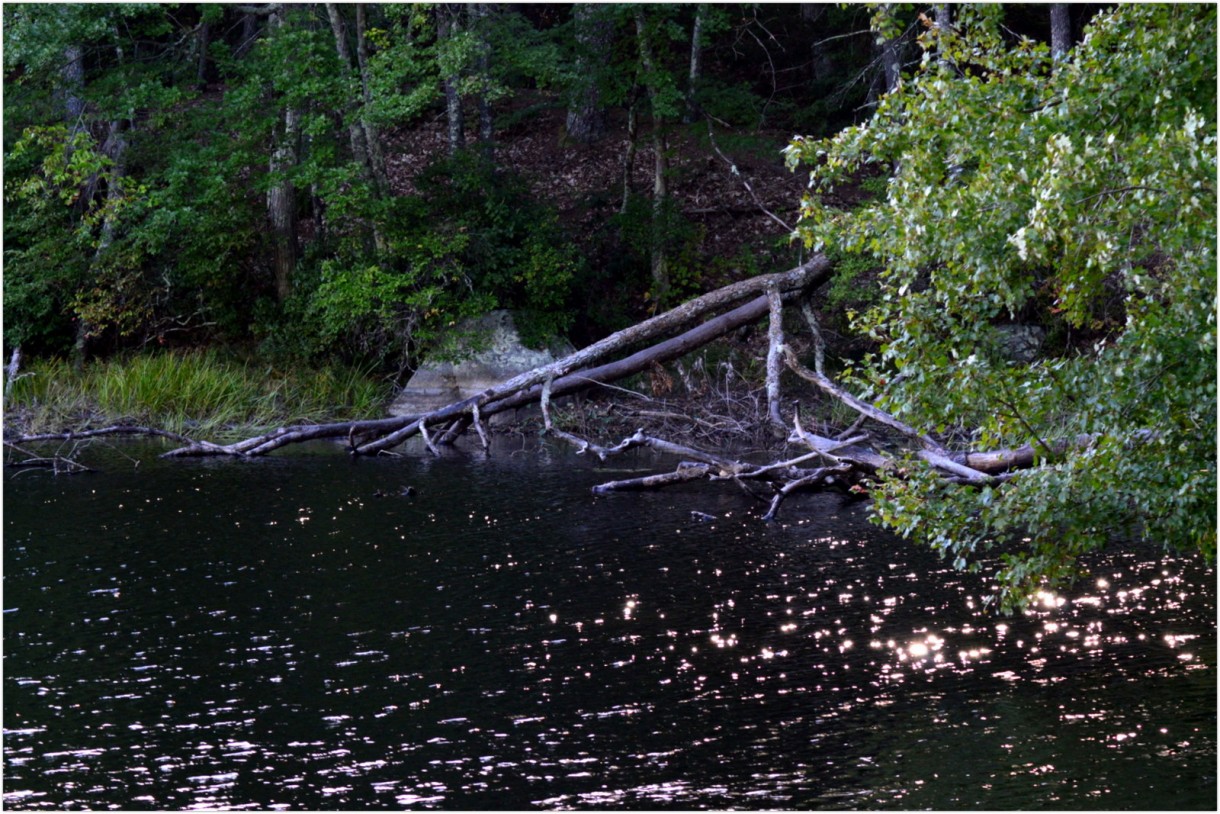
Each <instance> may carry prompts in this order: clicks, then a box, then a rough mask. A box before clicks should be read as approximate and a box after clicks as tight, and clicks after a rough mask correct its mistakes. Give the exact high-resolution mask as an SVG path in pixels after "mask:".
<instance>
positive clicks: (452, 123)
mask: <svg viewBox="0 0 1220 814" xmlns="http://www.w3.org/2000/svg"><path fill="white" fill-rule="evenodd" d="M460 14H461V7H460V6H457V5H456V4H454V3H441V4H440V5H438V6H437V8H436V37H437V40H438V41H440V43H441V44H442V45H443V44H444V43H445V42H446V41H449V40H452V39H453V38H454V37H455V36H456V35H457V34H458V32H460V31H461V20H460V18H459V16H458V15H460ZM461 80H462V77H461V72H460V69H458V68H456V67H454V68H451V69H450V70H449V71H447V72H446V74H445V75H444V76H443V77H442V78H441V84H442V86H443V87H444V90H445V112H446V115H447V117H448V121H449V155H456V154H457V152H458V151H459V150H461V149H462V148H463V147H465V146H466V129H465V126H464V123H463V121H462V92H461Z"/></svg>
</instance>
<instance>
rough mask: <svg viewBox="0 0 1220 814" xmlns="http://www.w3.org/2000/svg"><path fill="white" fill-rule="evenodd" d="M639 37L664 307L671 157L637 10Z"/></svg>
mask: <svg viewBox="0 0 1220 814" xmlns="http://www.w3.org/2000/svg"><path fill="white" fill-rule="evenodd" d="M635 30H636V37H637V39H638V40H639V48H640V64H641V66H642V67H643V69H644V87H645V89H646V90H647V92H648V101H649V107H650V108H651V110H652V153H653V184H652V247H651V249H652V252H651V267H652V291H651V294H652V301H653V304H654V306H656V307H660V306H661V305H662V304H663V303H664V302H665V298H666V297H667V296H668V295H669V262H668V257H667V256H666V251H665V199H666V197H667V196H668V194H669V187H668V176H669V153H668V145H667V144H666V138H665V127H664V122H663V120H662V117H661V115H660V113H659V112H658V103H659V101H660V98H659V97H660V93H659V91H658V89H657V80H656V62H655V60H654V59H653V55H652V42H651V40H650V38H649V36H648V28H647V26H646V24H645V21H644V13H643V12H642V11H640V10H639V9H638V7H637V10H636V13H635Z"/></svg>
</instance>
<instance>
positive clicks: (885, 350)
mask: <svg viewBox="0 0 1220 814" xmlns="http://www.w3.org/2000/svg"><path fill="white" fill-rule="evenodd" d="M1003 13H1004V12H1003V9H1002V8H1001V7H998V6H973V5H963V6H960V7H958V13H957V14H956V15H955V20H954V23H953V26H951V27H950V26H940V25H938V24H936V23H933V24H931V25H929V26H928V27H927V29H926V31H925V33H924V34H923V36H922V44H923V46H924V48H925V56H924V61H923V65H922V68H921V70H920V71H919V72H918V74H917V75H915V76H913V77H908V78H906V79H904V80H902V81H901V82H900V83H899V85H898V87H897V88H896V89H894V90H893V92H891V93H890V94H889V95H888V96H886V97H884V98H883V99H882V101H881V102H880V105H879V107H878V110H877V113H876V115H875V117H874V118H873V119H872V120H871V121H869V122H867V123H865V124H862V125H859V126H856V127H851V128H848V129H846V130H844V131H843V132H841V133H840V134H838V135H837V136H835V137H833V138H829V139H825V140H821V141H814V140H805V139H797V140H795V141H794V142H793V143H792V144H791V145H790V146H789V148H788V151H787V152H788V159H789V161H790V163H791V165H792V166H796V165H797V164H798V163H799V162H804V163H807V164H810V165H813V169H812V170H811V173H810V178H811V185H812V187H813V188H814V190H815V192H816V191H825V190H828V189H830V188H831V187H832V186H833V185H834V184H835V183H836V182H839V181H841V180H842V179H844V178H846V177H848V176H849V175H850V174H852V173H855V172H858V171H860V170H862V169H865V168H871V167H874V166H880V167H882V168H884V170H886V171H887V172H889V173H891V174H892V175H891V177H890V180H889V182H888V187H887V194H886V196H885V198H884V199H883V200H879V201H875V202H872V203H870V204H868V205H865V206H863V207H862V208H860V209H857V210H854V211H850V212H844V211H837V210H834V209H831V208H828V207H826V206H823V205H821V204H820V203H819V201H818V197H817V196H816V195H810V196H808V197H807V198H806V199H805V201H804V205H803V221H802V224H801V227H800V231H801V233H802V235H803V236H804V238H805V241H806V242H807V243H808V244H809V245H810V246H813V247H817V248H827V249H830V248H841V249H843V250H846V251H849V252H854V253H859V254H870V255H872V256H874V257H875V258H877V260H878V261H879V263H880V265H881V266H882V268H883V270H882V272H881V282H880V288H881V290H880V297H879V301H878V304H877V305H876V306H875V307H873V308H871V309H870V310H868V311H867V312H866V313H862V314H859V315H857V316H856V319H855V326H856V327H857V328H858V329H859V330H860V331H862V332H864V333H867V334H868V335H869V336H871V337H873V338H874V339H875V340H876V341H877V342H878V343H879V353H877V354H876V355H875V356H872V357H870V358H869V359H868V360H866V361H865V363H863V364H861V365H860V366H858V367H857V368H855V369H853V370H851V371H850V372H849V377H848V378H849V380H850V381H852V382H854V384H855V385H856V386H857V387H858V388H860V389H861V390H862V391H863V392H864V393H865V394H866V395H870V396H873V397H875V398H877V399H878V403H879V404H880V405H882V406H884V407H885V408H887V409H888V410H890V411H891V412H893V413H894V414H895V415H897V416H899V417H901V418H902V419H903V420H904V421H906V422H907V423H908V424H911V425H913V426H914V427H915V428H917V429H919V430H920V431H923V432H930V433H933V432H934V433H939V434H940V435H941V437H943V438H957V439H959V441H960V442H962V443H963V444H969V445H971V446H974V447H976V448H993V449H994V448H1016V447H1020V446H1023V445H1030V446H1032V447H1033V448H1034V449H1035V450H1036V451H1037V453H1038V455H1039V459H1040V460H1039V465H1037V466H1035V467H1034V468H1032V469H1029V470H1026V471H1023V472H1019V473H1016V474H1014V475H1012V476H1011V477H1009V478H1008V479H1006V480H1004V481H1003V482H1001V483H998V484H995V485H992V486H987V487H985V488H981V489H964V488H961V487H956V486H953V485H951V484H948V483H946V482H945V481H944V479H942V478H939V477H936V476H934V475H932V474H931V473H923V474H921V472H923V470H921V469H919V468H918V467H916V466H912V467H911V468H910V476H909V477H907V478H903V479H899V478H893V479H889V480H886V481H885V482H884V483H882V484H880V485H879V488H878V490H877V492H876V493H875V496H876V498H877V502H876V518H877V520H878V521H880V522H882V523H884V524H886V525H888V526H890V527H892V528H894V529H897V530H898V531H900V532H901V533H902V534H903V535H906V536H911V537H916V538H920V539H922V540H925V541H926V542H927V543H928V544H930V545H931V546H933V547H934V548H935V549H937V550H939V551H940V552H941V553H942V554H943V555H944V556H947V557H949V558H951V559H952V560H953V562H954V563H955V565H957V566H958V567H959V568H966V567H970V568H976V569H977V568H981V567H983V564H984V563H992V562H998V565H997V566H996V568H997V577H998V579H999V582H1000V584H1001V586H1002V596H1001V598H1002V600H1003V602H1004V603H1005V604H1006V605H1010V606H1011V605H1012V604H1013V603H1017V602H1020V601H1023V600H1025V599H1027V598H1028V597H1029V596H1030V595H1031V594H1032V592H1033V591H1035V590H1036V589H1038V588H1039V586H1042V585H1046V584H1049V585H1054V584H1057V583H1059V582H1061V581H1063V580H1066V579H1070V578H1071V577H1073V576H1074V575H1076V574H1077V573H1078V570H1079V564H1078V559H1079V558H1080V557H1081V555H1084V554H1086V553H1087V552H1090V551H1093V550H1096V549H1099V548H1101V547H1103V546H1105V545H1107V544H1108V543H1110V542H1112V541H1114V540H1115V539H1121V538H1123V537H1131V536H1138V537H1142V538H1145V539H1148V540H1152V541H1155V542H1158V543H1163V544H1164V545H1165V546H1167V547H1171V548H1176V549H1180V550H1194V551H1202V552H1203V553H1204V554H1205V555H1207V556H1209V557H1211V556H1214V553H1215V544H1216V448H1215V439H1216V367H1215V358H1216V254H1215V241H1216V188H1215V181H1216V73H1215V69H1216V50H1215V48H1216V9H1215V7H1214V6H1212V5H1202V4H1199V5H1144V4H1123V5H1120V6H1117V7H1115V8H1112V9H1110V10H1107V11H1105V12H1103V13H1100V14H1099V15H1098V16H1097V17H1096V18H1095V19H1094V20H1093V21H1092V23H1091V24H1090V25H1089V26H1088V28H1087V29H1086V30H1085V32H1084V38H1083V41H1082V42H1080V44H1079V45H1077V46H1076V47H1075V48H1074V49H1073V50H1072V51H1071V52H1069V53H1067V54H1066V55H1060V56H1059V59H1060V60H1062V62H1059V63H1056V62H1054V61H1053V60H1052V57H1051V53H1050V50H1049V49H1048V48H1047V47H1046V46H1045V45H1043V44H1039V43H1035V42H1032V41H1030V40H1028V39H1022V40H1021V41H1019V42H1016V43H1015V44H1010V43H1008V42H1006V41H1005V40H1004V38H1003V37H1002V31H1003V28H1002V26H1001V25H1000V23H1001V21H1002V15H1003ZM937 22H939V20H938V21H937ZM1052 69H1053V70H1052ZM1028 323H1036V324H1039V325H1040V326H1041V327H1042V328H1043V329H1044V330H1045V331H1046V336H1047V338H1048V341H1047V346H1046V347H1044V348H1043V353H1042V354H1041V358H1038V359H1036V360H1035V361H1032V362H1022V361H1016V360H1015V359H1014V358H1013V355H1012V354H1011V353H1009V352H1006V349H1005V334H1006V331H1010V330H1011V329H1010V328H1008V327H1007V326H1011V325H1014V324H1028ZM995 557H998V560H997V559H995Z"/></svg>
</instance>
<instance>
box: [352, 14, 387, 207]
mask: <svg viewBox="0 0 1220 814" xmlns="http://www.w3.org/2000/svg"><path fill="white" fill-rule="evenodd" d="M366 12H367V6H366V4H364V3H358V4H356V59H357V60H358V61H359V63H360V92H361V95H362V96H363V97H364V110H363V111H362V114H361V118H360V123H361V124H362V125H363V127H364V138H365V142H366V143H367V144H368V148H369V167H370V169H371V170H372V171H373V179H374V180H375V181H376V184H377V191H378V194H380V195H389V194H390V178H389V173H388V172H387V171H386V164H385V153H384V152H383V151H382V149H381V133H380V130H379V128H378V127H377V125H376V124H374V123H373V122H372V120H371V119H370V117H369V110H370V108H371V107H372V105H373V88H372V77H371V74H370V69H369V43H368V37H367V36H366V33H367V31H368V20H367V17H366Z"/></svg>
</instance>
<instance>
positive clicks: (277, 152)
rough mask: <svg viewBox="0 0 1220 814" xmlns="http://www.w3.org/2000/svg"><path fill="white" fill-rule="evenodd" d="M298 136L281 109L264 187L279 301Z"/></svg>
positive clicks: (288, 257)
mask: <svg viewBox="0 0 1220 814" xmlns="http://www.w3.org/2000/svg"><path fill="white" fill-rule="evenodd" d="M284 15H285V10H284V4H282V3H279V4H276V7H275V9H274V11H273V12H272V13H271V16H270V28H271V29H272V31H278V30H281V29H282V28H283V27H284V26H285V25H286V24H287V21H286V19H285V16H284ZM299 138H300V116H299V115H298V112H297V110H296V109H295V108H293V107H291V106H289V107H286V108H285V109H284V117H283V126H282V128H280V129H279V132H278V133H277V134H276V138H275V147H274V148H273V149H272V151H271V160H270V162H269V163H268V167H267V169H268V172H269V173H270V175H271V185H270V186H269V187H268V188H267V221H268V223H269V225H270V226H271V239H272V251H273V255H274V259H273V272H274V275H275V295H276V298H277V299H278V300H279V301H280V302H283V301H284V300H286V299H288V297H289V295H290V294H292V278H293V274H294V272H295V271H296V264H297V211H296V187H295V186H294V185H293V183H292V180H291V179H290V178H289V177H288V176H287V174H288V173H289V172H290V171H291V170H292V168H293V167H295V166H296V164H297V142H298V140H299Z"/></svg>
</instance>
